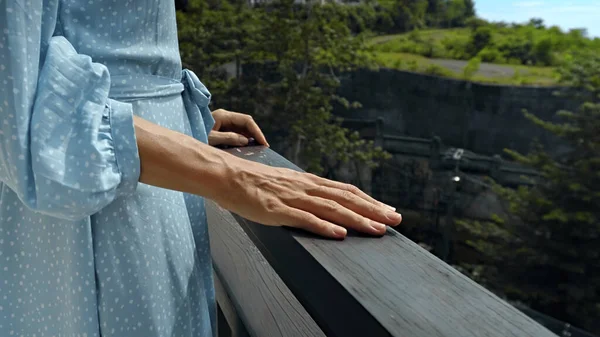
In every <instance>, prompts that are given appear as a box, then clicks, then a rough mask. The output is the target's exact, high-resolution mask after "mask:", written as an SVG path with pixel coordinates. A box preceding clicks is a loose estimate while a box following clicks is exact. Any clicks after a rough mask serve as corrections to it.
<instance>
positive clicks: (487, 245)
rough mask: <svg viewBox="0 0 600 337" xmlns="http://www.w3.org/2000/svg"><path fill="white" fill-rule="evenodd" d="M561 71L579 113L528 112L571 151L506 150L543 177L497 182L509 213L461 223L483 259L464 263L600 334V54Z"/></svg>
mask: <svg viewBox="0 0 600 337" xmlns="http://www.w3.org/2000/svg"><path fill="white" fill-rule="evenodd" d="M561 76H562V81H563V83H564V84H565V85H567V86H568V89H566V90H567V91H566V92H567V93H569V94H570V95H572V97H573V98H575V99H577V100H579V101H582V102H585V103H583V104H582V105H581V106H580V108H579V110H578V111H576V112H567V111H561V112H559V113H558V114H559V116H560V117H561V118H562V122H560V123H553V122H549V121H544V120H541V119H539V118H537V117H535V115H533V114H530V113H526V116H527V117H528V118H529V120H531V121H532V122H533V123H535V124H536V125H538V126H540V127H541V128H543V129H545V130H547V131H548V132H550V133H551V134H553V135H555V136H556V137H559V138H560V139H562V140H563V141H564V143H565V144H568V146H569V148H570V150H569V151H568V153H565V154H563V155H561V156H560V157H553V156H551V155H550V154H548V153H547V152H545V151H544V149H543V148H542V147H541V146H540V145H538V144H535V146H534V147H533V150H532V151H531V152H530V153H529V154H527V155H523V154H520V153H517V152H514V151H507V153H508V154H509V155H510V156H511V157H512V158H514V159H515V160H517V161H518V162H520V163H522V164H524V165H527V166H529V167H531V168H534V169H536V170H537V172H538V173H539V175H540V177H539V179H537V180H536V181H535V184H534V185H533V186H532V187H520V188H518V189H516V190H514V189H509V188H504V187H501V186H498V185H496V186H495V189H496V191H497V192H498V193H499V195H500V196H502V197H503V199H504V200H505V201H506V203H507V205H508V210H509V212H510V215H511V216H510V217H509V218H507V219H500V218H499V217H496V218H495V221H491V222H477V221H461V222H459V226H460V227H461V228H462V229H463V230H466V231H467V232H468V233H469V235H471V238H472V239H471V240H469V241H468V242H467V244H468V245H470V246H471V247H472V248H473V249H475V250H476V251H477V253H478V254H479V256H481V257H482V260H481V261H480V263H478V264H475V265H470V266H464V267H466V269H467V270H469V272H470V273H471V275H472V276H473V275H475V278H476V279H477V280H478V281H480V282H482V283H484V284H485V285H486V286H488V287H489V288H490V289H492V290H494V291H496V292H498V293H500V294H503V295H505V296H507V297H508V298H509V299H512V300H517V301H522V302H525V303H527V304H528V305H530V306H531V307H533V308H534V309H536V310H539V311H541V312H544V313H546V314H548V315H550V316H553V317H556V318H558V319H561V320H564V321H567V322H569V323H571V324H573V325H576V326H580V327H583V328H585V329H588V330H592V331H595V332H600V324H599V323H598V322H599V321H600V320H599V318H600V263H599V261H600V175H599V174H598V172H600V56H599V55H597V54H596V53H593V52H586V53H581V54H579V55H575V56H574V57H571V58H569V59H568V62H566V63H565V64H564V65H563V66H562V67H561Z"/></svg>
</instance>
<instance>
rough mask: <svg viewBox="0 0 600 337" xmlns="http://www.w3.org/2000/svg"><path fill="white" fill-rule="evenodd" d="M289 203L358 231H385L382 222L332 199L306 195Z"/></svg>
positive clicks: (381, 232) (370, 232) (374, 233)
mask: <svg viewBox="0 0 600 337" xmlns="http://www.w3.org/2000/svg"><path fill="white" fill-rule="evenodd" d="M289 205H290V206H292V207H294V208H297V209H301V210H303V211H305V212H309V213H311V214H313V215H315V216H317V217H319V218H320V219H323V220H326V221H331V222H334V223H336V224H339V225H341V226H344V227H346V228H352V229H354V230H357V231H359V232H363V233H367V234H371V235H383V234H384V233H385V231H386V227H385V225H384V224H382V223H379V222H376V221H373V220H371V219H368V218H365V217H364V216H362V215H360V214H357V213H355V212H353V211H351V210H349V209H347V208H345V207H343V206H342V205H340V204H338V203H337V202H335V201H333V200H329V199H325V198H320V197H311V196H307V197H303V198H298V199H295V200H293V201H292V202H290V203H289Z"/></svg>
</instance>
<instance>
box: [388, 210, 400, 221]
mask: <svg viewBox="0 0 600 337" xmlns="http://www.w3.org/2000/svg"><path fill="white" fill-rule="evenodd" d="M385 216H386V217H387V218H388V219H389V220H390V221H394V222H400V221H402V215H400V214H399V213H396V212H387V213H386V215H385Z"/></svg>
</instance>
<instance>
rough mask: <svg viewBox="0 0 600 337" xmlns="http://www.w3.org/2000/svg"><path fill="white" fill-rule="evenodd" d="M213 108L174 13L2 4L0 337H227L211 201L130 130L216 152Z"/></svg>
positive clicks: (47, 1)
mask: <svg viewBox="0 0 600 337" xmlns="http://www.w3.org/2000/svg"><path fill="white" fill-rule="evenodd" d="M209 100H210V94H209V93H208V91H207V90H206V88H205V87H204V86H203V85H202V83H201V82H200V81H199V80H198V78H197V77H196V76H195V75H194V74H193V73H192V72H190V71H187V70H185V71H182V69H181V62H180V56H179V52H178V44H177V29H176V22H175V5H174V2H173V0H89V1H88V0H0V193H1V194H0V336H2V337H10V336H26V337H32V336H65V337H66V336H69V337H71V336H87V337H92V336H98V337H99V336H102V337H112V336H119V337H125V336H127V337H138V336H139V337H154V336H157V337H158V336H161V337H163V336H169V337H171V336H173V337H188V336H189V337H192V336H193V337H197V336H201V337H208V336H214V335H215V330H216V329H215V297H214V288H213V280H212V264H211V259H210V252H209V244H208V233H207V225H206V215H205V209H204V203H203V200H202V198H200V197H197V196H191V195H186V194H182V193H179V192H175V191H170V190H165V189H160V188H156V187H152V186H148V185H145V184H141V183H138V179H139V175H140V163H139V157H138V149H137V145H136V139H135V133H134V127H133V120H132V118H133V115H138V116H141V117H143V118H145V119H147V120H149V121H151V122H154V123H157V124H159V125H162V126H164V127H167V128H169V129H172V130H176V131H179V132H182V133H186V134H190V135H193V136H194V137H196V138H197V139H199V140H201V141H203V142H206V141H207V133H208V132H209V131H210V129H211V127H212V125H213V123H214V121H213V120H212V116H211V115H210V110H209V109H208V103H209Z"/></svg>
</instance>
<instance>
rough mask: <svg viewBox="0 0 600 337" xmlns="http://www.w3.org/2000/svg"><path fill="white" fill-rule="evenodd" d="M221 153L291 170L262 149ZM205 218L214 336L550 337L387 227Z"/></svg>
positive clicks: (213, 214) (218, 212) (215, 212)
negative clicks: (347, 229)
mask: <svg viewBox="0 0 600 337" xmlns="http://www.w3.org/2000/svg"><path fill="white" fill-rule="evenodd" d="M226 151H227V152H230V153H232V154H234V155H237V156H240V157H242V158H245V159H248V160H253V161H257V162H261V163H264V164H267V165H272V166H279V167H287V168H291V169H295V170H300V169H299V168H298V167H296V166H295V165H294V164H292V163H291V162H289V161H287V160H286V159H285V158H283V157H281V156H279V155H278V154H277V153H275V152H273V151H271V150H270V149H266V148H263V147H246V148H234V149H228V150H226ZM207 213H208V223H209V228H210V237H211V250H212V256H213V261H214V269H215V279H216V281H215V282H216V285H215V286H216V291H217V302H218V307H219V336H223V337H225V336H235V337H239V336H254V337H277V336H283V337H295V336H311V337H314V336H317V337H318V336H335V337H354V336H358V337H379V336H403V337H435V336H453V337H469V336H473V337H479V336H489V337H510V336H514V337H517V336H518V337H534V336H535V337H537V336H540V337H546V336H548V337H550V336H555V335H554V334H552V333H551V332H550V331H549V330H547V329H546V328H544V327H543V326H541V325H540V324H538V323H536V322H535V321H533V320H532V319H531V318H529V317H527V316H526V315H524V314H523V313H521V312H520V311H519V310H517V309H515V308H514V307H512V306H511V305H509V304H508V303H506V302H504V301H503V300H501V299H499V298H498V297H496V296H495V295H493V294H492V293H490V292H489V291H487V290H486V289H484V288H483V287H481V286H479V285H478V284H476V283H475V282H473V281H471V280H470V279H468V278H467V277H465V276H464V275H462V274H460V273H459V272H458V271H456V270H455V269H453V268H452V267H450V266H449V265H447V264H445V263H444V262H442V261H441V260H439V259H438V258H436V257H435V256H433V255H432V254H430V253H429V252H427V251H426V250H424V249H423V248H421V247H420V246H418V245H417V244H415V243H413V242H412V241H410V240H408V239H407V238H405V237H404V236H402V235H401V234H399V233H398V232H396V231H395V230H393V229H388V232H387V234H386V235H385V236H383V237H381V238H370V237H364V236H361V235H352V234H351V233H349V236H348V237H347V238H346V239H345V240H344V241H332V240H326V239H321V238H317V237H315V236H312V235H309V234H307V233H305V232H301V231H297V230H292V229H288V228H284V227H267V226H262V225H260V224H257V223H254V222H251V221H248V220H245V219H243V218H241V217H239V216H237V215H234V214H231V213H230V212H228V211H226V210H224V209H222V208H221V207H219V206H218V205H216V204H215V203H213V202H210V201H207Z"/></svg>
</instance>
